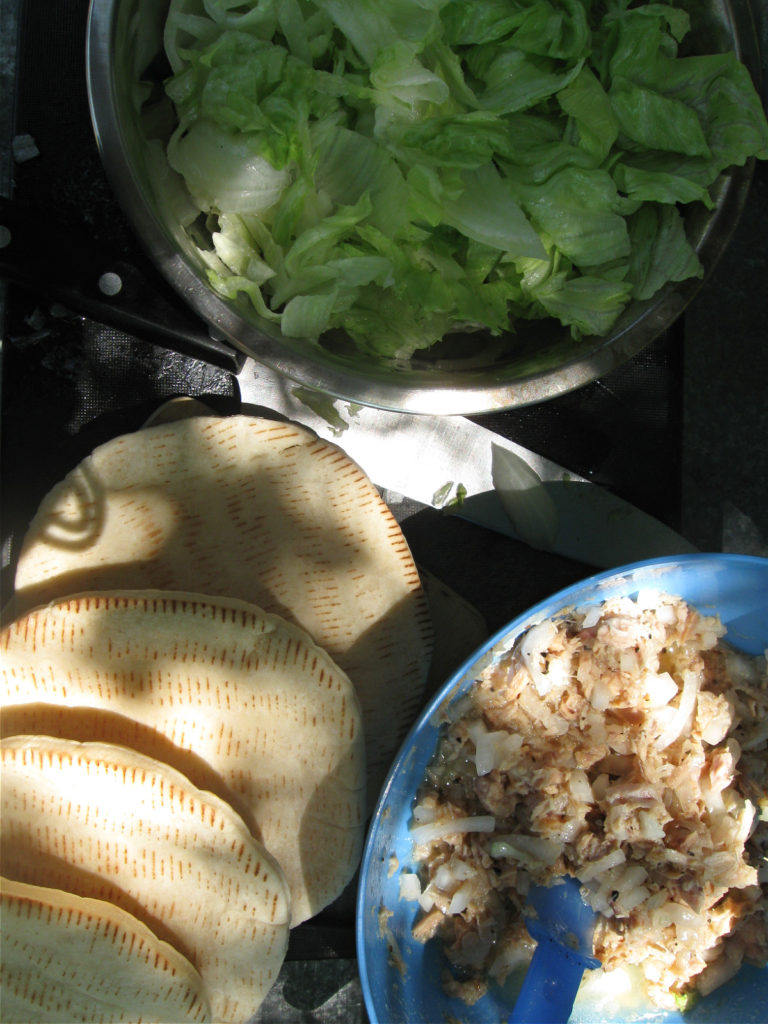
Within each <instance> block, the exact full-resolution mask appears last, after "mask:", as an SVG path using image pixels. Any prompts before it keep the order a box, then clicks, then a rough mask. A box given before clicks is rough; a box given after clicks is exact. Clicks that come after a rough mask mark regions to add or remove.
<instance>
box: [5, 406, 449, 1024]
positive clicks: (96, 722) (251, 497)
mask: <svg viewBox="0 0 768 1024" xmlns="http://www.w3.org/2000/svg"><path fill="white" fill-rule="evenodd" d="M431 644H432V633H431V623H430V618H429V610H428V607H427V601H426V597H425V594H424V592H423V590H422V587H421V582H420V579H419V575H418V572H417V569H416V566H415V565H414V562H413V559H412V556H411V553H410V551H409V549H408V546H407V544H406V542H405V539H404V537H403V535H402V532H401V530H400V527H399V525H398V524H397V522H396V520H395V519H394V517H393V516H392V514H391V512H390V511H389V509H388V508H387V506H386V505H385V504H384V502H383V501H382V499H381V497H380V495H379V493H378V491H377V490H376V488H375V487H374V486H373V484H372V483H371V481H370V480H369V479H368V478H367V477H366V476H365V474H364V473H363V472H362V471H361V470H360V468H359V467H358V466H357V465H355V464H354V463H353V462H352V461H351V460H350V459H349V458H348V457H347V456H346V455H345V453H344V452H343V450H342V449H341V448H339V447H338V446H336V445H333V444H331V443H329V442H326V441H323V440H320V439H318V438H317V437H316V436H315V435H314V434H313V433H311V432H310V431H308V430H306V429H304V428H302V427H300V426H297V425H294V424H289V423H284V422H279V421H274V420H269V419H264V418H261V417H258V416H247V415H240V416H233V417H225V418H222V417H217V416H212V415H203V416H194V417H184V418H181V419H178V420H173V421H171V422H160V423H158V424H156V425H154V426H149V427H147V428H146V429H142V430H140V431H137V432H135V433H132V434H127V435H124V436H122V437H118V438H116V439H114V440H113V441H110V442H108V443H106V444H104V445H102V446H101V447H99V448H97V449H96V450H95V451H94V452H93V453H92V454H91V455H90V456H89V457H88V458H86V459H85V460H84V461H83V462H82V463H81V464H80V465H79V466H78V467H76V468H75V469H74V470H73V471H72V472H71V473H69V475H68V476H67V477H66V478H65V479H64V480H62V481H61V482H60V484H58V485H57V486H56V487H54V488H53V490H52V491H51V492H50V493H49V495H48V496H47V497H46V498H45V499H44V501H43V503H42V504H41V506H40V508H39V510H38V512H37V514H36V516H35V517H34V519H33V521H32V523H31V524H30V527H29V530H28V533H27V536H26V538H25V540H24V544H23V546H22V551H21V554H20V557H19V560H18V565H17V571H16V586H15V596H14V606H13V609H12V616H11V621H10V622H9V624H8V625H7V626H6V627H5V628H4V629H3V631H2V633H0V706H1V707H2V720H1V721H2V740H1V741H0V746H1V747H2V766H3V767H2V771H3V787H2V816H3V831H2V846H1V849H0V873H1V874H2V876H3V878H2V883H1V886H0V888H1V889H2V912H3V922H4V924H3V945H4V957H3V959H4V966H3V974H2V993H1V997H2V1002H3V1019H4V1020H25V1021H32V1020H59V1021H65V1020H66V1021H74V1020H93V1019H96V1017H95V1007H98V1008H99V1010H98V1013H99V1015H100V1016H99V1017H98V1019H104V1020H136V1019H146V1020H169V1021H176V1022H179V1021H187V1020H190V1021H192V1020H194V1021H203V1020H214V1021H218V1022H229V1021H232V1022H234V1021H244V1020H247V1019H248V1018H249V1017H250V1016H252V1015H253V1013H254V1012H255V1011H256V1009H257V1008H258V1006H259V1005H260V1003H261V1002H262V1001H263V999H264V997H265V996H266V994H267V992H268V991H269V989H270V987H271V986H272V984H274V981H275V980H276V978H277V975H278V973H279V970H280V967H281V965H282V962H283V959H284V957H285V954H286V950H287V945H288V937H289V932H290V929H291V928H293V927H295V926H296V925H298V924H300V923H301V922H303V921H306V920H307V919H309V918H311V917H313V916H314V915H316V914H317V913H319V911H321V910H322V909H323V908H325V907H327V906H328V905H329V904H331V903H332V902H333V901H334V900H336V899H337V898H338V897H339V896H340V895H341V893H342V892H343V891H344V889H345V888H346V887H347V886H348V885H349V883H350V882H351V881H352V879H353V877H354V874H355V871H356V869H357V865H358V862H359V858H360V854H361V850H362V843H363V837H364V829H365V823H366V819H367V815H368V813H369V812H370V810H371V808H372V806H373V803H374V801H375V798H376V796H377V794H378V791H379V788H380V786H381V783H382V782H383V779H384V777H385V775H386V771H387V769H388V767H389V765H390V763H391V760H392V758H393V756H394V754H395V753H396V751H397V748H398V747H399V744H400V742H401V741H402V739H403V737H404V735H405V732H406V731H407V729H408V727H409V725H410V724H411V722H412V721H413V719H414V717H415V715H416V713H417V710H418V708H419V706H420V704H421V701H422V698H423V693H424V687H425V682H426V678H427V672H428V668H429V658H430V654H431Z"/></svg>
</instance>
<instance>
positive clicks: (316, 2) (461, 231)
mask: <svg viewBox="0 0 768 1024" xmlns="http://www.w3.org/2000/svg"><path fill="white" fill-rule="evenodd" d="M689 29H690V24H689V15H688V14H687V13H686V11H685V10H683V9H682V8H679V7H677V6H675V4H674V3H663V2H644V0H474V2H473V3H471V4H468V3H466V2H465V0H251V2H242V0H171V4H170V8H169V13H168V17H167V20H166V24H165V33H164V42H165V49H166V55H167V58H168V61H169V63H170V67H171V70H172V73H171V75H170V77H169V79H168V80H167V82H166V83H165V86H166V92H167V95H168V97H169V98H170V100H171V101H172V103H173V105H174V108H175V111H176V116H177V125H176V128H175V131H174V133H173V135H172V137H171V138H170V140H169V143H168V146H167V157H168V161H169V164H170V165H171V167H172V168H173V169H174V170H175V171H176V172H177V173H178V174H180V175H181V176H182V177H183V179H184V180H185V182H186V184H187V188H188V191H189V193H190V196H191V197H192V199H193V201H194V203H195V204H196V206H197V208H198V209H199V210H200V211H201V214H202V215H203V219H204V221H205V224H206V226H207V229H208V232H209V235H210V239H211V244H210V246H208V248H207V249H206V250H205V251H204V252H202V253H201V256H202V258H203V260H204V261H205V264H206V266H207V268H208V274H209V279H210V282H211V284H212V286H213V287H214V288H215V289H217V290H218V291H219V292H220V293H221V294H223V295H226V296H228V297H230V298H235V297H238V296H240V297H242V296H245V297H246V299H247V300H248V301H250V302H251V303H252V304H253V306H254V308H255V309H256V311H257V313H258V314H259V315H260V316H261V317H263V318H265V319H266V320H269V321H270V322H271V323H272V324H274V325H276V326H277V327H279V328H280V329H281V330H282V332H283V333H284V334H285V335H287V336H291V337H296V338H302V339H305V340H306V342H307V343H308V344H312V343H314V342H316V341H317V339H318V338H319V337H320V336H321V335H322V334H323V333H324V332H326V331H329V330H342V331H345V332H346V333H347V334H348V335H349V336H350V337H351V338H352V340H353V341H354V342H355V343H356V344H357V346H358V347H359V348H360V349H362V350H363V351H364V352H366V353H367V354H369V355H371V356H373V357H386V358H408V357H409V356H411V355H412V354H413V353H414V352H417V351H419V350H421V349H425V348H428V347H429V346H431V345H433V344H434V343H436V342H437V341H439V340H440V339H441V338H443V337H444V336H445V335H446V334H449V333H451V332H452V331H459V330H461V331H467V330H469V331H471V330H474V329H479V328H484V329H485V330H489V331H490V332H492V333H494V334H500V333H502V332H514V330H515V324H516V322H518V321H523V320H530V319H542V318H549V317H554V318H556V319H557V320H558V321H559V322H560V323H561V324H563V325H564V326H565V327H567V328H568V329H570V331H571V333H572V334H573V336H574V337H578V336H580V335H583V334H597V335H602V334H606V333H607V332H609V331H610V330H611V327H612V325H613V324H614V323H615V321H616V319H617V317H618V316H619V315H620V314H621V312H622V310H623V309H624V307H625V306H626V305H627V303H628V302H630V301H631V300H633V299H646V298H649V297H651V296H652V295H654V294H655V293H656V292H657V291H658V289H660V288H661V287H663V286H664V285H665V284H666V283H667V282H669V281H681V280H684V279H686V278H688V277H696V276H701V275H702V267H701V265H700V263H699V260H698V258H697V256H696V253H695V251H694V249H693V248H692V246H691V244H690V242H689V240H688V239H687V237H686V233H685V220H684V217H683V216H682V213H681V211H682V210H683V208H684V206H685V205H686V204H693V203H696V204H703V206H704V207H706V208H711V207H712V206H713V204H714V199H713V194H714V189H713V187H714V186H715V184H716V182H717V179H718V177H719V176H720V175H721V174H722V173H723V171H724V170H726V169H728V168H730V167H733V166H740V165H743V164H744V163H745V162H746V161H747V160H749V159H750V158H753V157H757V158H758V159H768V123H767V122H766V117H765V112H764V110H763V108H762V105H761V102H760V98H759V96H758V94H757V92H756V90H755V88H754V86H753V83H752V81H751V79H750V76H749V73H748V71H747V69H746V68H745V67H744V66H743V65H742V64H741V63H740V62H739V61H738V59H737V57H736V56H735V54H733V53H719V54H711V55H692V54H690V53H688V52H687V51H686V50H684V48H683V46H681V44H684V41H685V40H686V39H687V36H688V33H689Z"/></svg>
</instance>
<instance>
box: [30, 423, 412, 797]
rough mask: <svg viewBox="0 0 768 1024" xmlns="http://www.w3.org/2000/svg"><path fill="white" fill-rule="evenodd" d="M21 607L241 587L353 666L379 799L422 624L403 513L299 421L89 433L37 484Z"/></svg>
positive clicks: (402, 727)
mask: <svg viewBox="0 0 768 1024" xmlns="http://www.w3.org/2000/svg"><path fill="white" fill-rule="evenodd" d="M15 586H16V598H15V600H16V604H15V614H16V615H18V614H20V613H21V612H24V611H27V610H29V609H30V608H33V607H35V606H38V605H41V604H45V603H47V602H49V601H52V600H55V599H57V598H61V597H64V596H67V595H70V594H74V593H78V592H82V591H94V590H125V589H132V590H133V589H138V590H147V589H171V590H183V591H193V592H196V593H204V594H210V595H214V596H219V595H221V596H227V597H236V598H240V599H242V600H244V601H247V602H249V603H251V604H254V605H257V606H259V607H261V608H263V609H264V610H265V611H268V612H273V613H275V614H278V615H280V616H282V617H284V618H286V619H288V620H289V621H292V622H295V623H296V624H298V625H299V626H301V627H302V628H303V629H305V630H306V631H307V632H308V633H309V634H310V636H312V638H313V639H314V640H315V642H316V643H317V644H319V645H320V646H321V647H323V648H324V649H325V650H326V651H328V653H329V654H330V655H331V657H332V658H333V660H334V661H335V662H336V663H337V664H338V665H339V667H340V668H341V669H342V670H343V671H344V672H346V673H347V675H348V676H349V677H350V679H351V680H352V682H353V684H354V686H355V688H356V690H357V693H358V696H359V698H360V703H361V706H362V709H363V718H364V725H365V733H366V738H367V765H368V768H367V770H368V806H369V808H370V807H371V806H372V805H373V803H374V801H375V798H376V796H377V795H378V791H379V788H380V786H381V783H382V781H383V779H384V777H385V775H386V772H387V770H388V768H389V765H390V763H391V761H392V758H393V757H394V754H395V753H396V751H397V748H398V747H399V744H400V742H401V740H402V739H403V737H404V735H405V733H406V732H407V730H408V728H409V727H410V725H411V723H412V722H413V720H414V718H415V716H416V714H417V712H418V709H419V707H420V704H421V699H422V696H423V692H424V687H425V681H426V677H427V672H428V668H429V657H430V653H431V644H432V630H431V623H430V618H429V609H428V607H427V601H426V598H425V595H424V592H423V590H422V586H421V582H420V579H419V574H418V571H417V568H416V565H415V563H414V561H413V558H412V556H411V553H410V550H409V548H408V545H407V543H406V541H405V538H404V536H403V534H402V531H401V529H400V527H399V524H398V523H397V521H396V520H395V518H394V516H393V515H392V514H391V512H390V510H389V509H388V508H387V506H386V504H385V503H384V502H383V501H382V499H381V496H380V495H379V493H378V491H377V490H376V488H375V487H374V485H373V484H372V483H371V481H370V480H369V479H368V478H367V477H366V476H365V474H364V473H363V472H362V470H361V469H360V468H359V467H358V466H357V465H356V464H355V463H354V462H352V461H351V460H350V459H349V458H348V457H347V455H346V454H345V453H344V452H343V451H342V450H341V448H339V447H337V446H336V445H333V444H331V443H329V442H327V441H324V440H321V439H319V438H317V437H316V436H315V435H314V434H313V433H311V432H310V431H309V430H306V429H305V428H302V427H299V426H297V425H294V424H290V423H282V422H277V421H273V420H268V419H262V418H259V417H252V416H233V417H225V418H221V417H216V416H201V417H193V418H190V419H182V420H179V421H178V422H174V423H169V424H160V425H158V426H154V427H149V428H146V429H144V430H140V431H137V432H136V433H133V434H127V435H124V436H121V437H118V438H116V439H114V440H113V441H110V442H108V443H107V444H104V445H102V446H101V447H99V448H97V449H96V450H95V451H94V452H93V453H92V454H91V455H90V456H89V457H88V458H87V459H85V460H84V461H83V462H82V463H81V464H80V465H79V466H78V467H77V468H76V469H75V470H73V471H72V472H71V473H69V474H68V476H67V477H66V478H65V479H64V480H63V481H62V482H61V483H60V484H58V485H57V486H56V487H55V488H54V489H53V490H52V491H51V492H50V493H49V495H48V496H47V497H46V498H45V499H44V501H43V502H42V504H41V507H40V509H39V511H38V512H37V514H36V515H35V517H34V519H33V521H32V523H31V525H30V528H29V531H28V534H27V536H26V539H25V541H24V544H23V548H22V551H21V554H20V558H19V562H18V566H17V571H16V580H15Z"/></svg>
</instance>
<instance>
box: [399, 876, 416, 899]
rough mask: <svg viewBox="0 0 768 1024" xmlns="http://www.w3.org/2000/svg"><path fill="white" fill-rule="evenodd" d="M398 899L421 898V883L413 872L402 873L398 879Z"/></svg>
mask: <svg viewBox="0 0 768 1024" xmlns="http://www.w3.org/2000/svg"><path fill="white" fill-rule="evenodd" d="M399 883H400V899H401V900H418V899H420V898H421V882H420V881H419V876H418V875H417V874H415V872H413V871H404V872H403V873H402V874H401V875H400V878H399Z"/></svg>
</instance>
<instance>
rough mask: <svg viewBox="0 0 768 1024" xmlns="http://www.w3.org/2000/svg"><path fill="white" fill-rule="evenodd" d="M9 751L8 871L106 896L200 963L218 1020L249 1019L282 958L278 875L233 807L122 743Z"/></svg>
mask: <svg viewBox="0 0 768 1024" xmlns="http://www.w3.org/2000/svg"><path fill="white" fill-rule="evenodd" d="M0 749H1V750H2V773H3V786H2V820H3V831H2V839H1V844H2V845H1V846H0V855H1V857H2V873H3V875H5V876H6V877H8V878H10V879H12V880H15V881H20V882H26V883H28V884H31V885H45V886H48V887H50V888H54V889H63V890H65V891H67V892H73V893H75V894H76V895H79V896H85V897H89V898H92V899H99V900H106V901H107V902H110V903H114V904H115V905H117V906H119V907H121V908H122V909H123V910H124V911H126V912H127V913H129V914H132V915H133V916H135V917H137V918H138V919H139V920H140V921H142V922H143V923H144V924H145V925H146V926H147V927H149V928H150V929H151V930H152V931H153V932H154V933H155V934H156V935H157V936H158V938H160V939H162V940H164V941H167V942H169V943H170V944H171V945H172V946H174V948H175V949H177V950H178V952H180V953H181V954H182V955H184V956H186V957H187V958H188V959H189V960H190V961H191V962H192V963H193V964H194V966H195V967H196V968H197V970H198V971H199V972H200V975H201V976H202V979H203V982H204V983H205V986H206V991H207V994H208V998H209V1001H210V1006H211V1011H212V1015H213V1017H214V1019H215V1020H217V1021H221V1022H225V1021H238V1020H244V1019H246V1018H247V1017H248V1016H249V1015H250V1014H251V1013H252V1012H253V1011H254V1010H255V1009H256V1007H258V1006H259V1004H260V1003H261V1002H262V1000H263V999H264V996H265V995H266V993H267V992H268V990H269V989H270V988H271V986H272V984H273V983H274V981H275V979H276V977H277V974H278V971H279V969H280V966H281V965H282V962H283V960H284V957H285V952H286V948H287V939H288V924H289V919H290V907H289V897H288V891H287V886H286V885H285V882H284V879H283V876H282V873H281V871H280V869H279V867H278V865H277V864H276V862H275V861H274V860H273V858H272V857H270V855H269V854H268V853H267V851H266V850H265V849H264V848H263V847H262V846H261V845H260V844H259V843H257V842H256V840H254V838H253V837H252V836H251V834H250V832H249V831H248V829H247V828H246V826H245V824H244V823H243V821H242V820H241V819H240V818H239V817H238V816H237V815H236V814H235V813H234V811H233V810H232V809H231V808H230V807H229V805H228V804H225V803H223V802H222V801H221V800H219V799H218V798H217V797H215V796H213V794H210V793H205V792H203V791H201V790H198V789H196V788H195V787H194V786H193V785H192V784H191V783H190V782H189V780H188V779H186V778H185V777H184V776H183V775H181V774H180V773H179V772H177V771H175V770H173V769H171V768H169V767H168V765H165V764H162V763H160V762H157V761H153V760H151V759H150V758H146V757H143V756H142V755H140V754H137V753H136V752H135V751H131V750H128V749H127V748H124V747H118V746H114V745H107V744H79V743H72V742H67V741H65V740H55V739H52V738H50V737H44V736H37V737H31V736H25V737H14V738H11V739H6V740H3V741H2V744H0Z"/></svg>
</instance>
